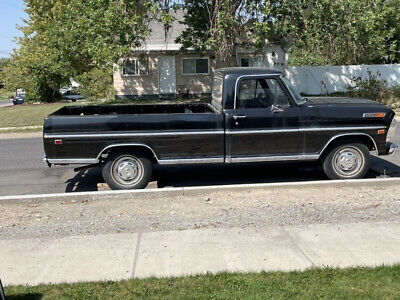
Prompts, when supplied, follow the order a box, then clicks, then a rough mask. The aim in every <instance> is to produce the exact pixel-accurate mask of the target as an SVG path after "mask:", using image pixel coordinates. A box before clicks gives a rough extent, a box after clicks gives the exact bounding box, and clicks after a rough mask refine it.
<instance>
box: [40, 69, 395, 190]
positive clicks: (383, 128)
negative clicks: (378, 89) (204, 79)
mask: <svg viewBox="0 0 400 300" xmlns="http://www.w3.org/2000/svg"><path fill="white" fill-rule="evenodd" d="M394 115H395V114H394V112H393V111H392V110H390V109H389V108H388V107H386V106H384V105H382V104H379V103H376V102H374V101H371V100H367V99H354V98H318V97H314V98H308V99H307V98H302V97H301V96H300V94H299V93H298V92H297V91H296V90H295V89H294V88H293V86H292V85H291V84H290V83H289V81H288V80H287V79H286V78H285V76H284V75H283V74H282V73H281V72H280V71H278V70H271V69H261V68H227V69H220V70H217V71H216V72H215V76H214V83H213V88H212V102H211V104H201V103H193V104H172V105H169V104H157V105H96V106H67V107H64V108H62V109H60V110H58V111H56V112H55V113H53V114H51V115H49V116H48V117H46V118H45V121H44V135H43V137H44V149H45V153H46V155H45V157H44V158H43V161H44V162H45V163H46V164H47V165H48V166H51V165H69V164H78V165H87V166H88V167H91V166H98V165H101V166H102V169H103V176H104V180H105V181H106V182H107V183H108V184H109V186H110V187H111V188H112V189H135V188H144V187H145V186H146V185H147V184H148V182H149V181H150V179H151V176H152V166H153V164H157V163H158V164H160V165H172V164H210V163H215V164H220V163H243V162H271V161H274V162H275V161H320V162H321V164H322V165H323V169H324V171H325V173H326V175H327V176H328V177H329V178H331V179H353V178H362V177H364V176H365V175H366V173H367V172H368V169H369V165H370V151H375V153H376V154H378V155H391V154H394V153H395V152H396V149H397V146H396V145H394V144H392V143H390V142H389V140H390V139H391V138H392V137H393V135H394V131H395V123H396V121H395V118H394Z"/></svg>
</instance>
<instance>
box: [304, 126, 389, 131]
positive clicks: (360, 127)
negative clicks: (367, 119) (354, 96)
mask: <svg viewBox="0 0 400 300" xmlns="http://www.w3.org/2000/svg"><path fill="white" fill-rule="evenodd" d="M385 128H386V127H385V126H359V127H351V126H349V127H310V128H300V129H299V130H300V132H313V131H338V130H374V129H385Z"/></svg>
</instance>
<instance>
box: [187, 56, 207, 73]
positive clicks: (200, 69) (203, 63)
mask: <svg viewBox="0 0 400 300" xmlns="http://www.w3.org/2000/svg"><path fill="white" fill-rule="evenodd" d="M182 65H183V66H182V74H183V75H194V74H209V73H210V72H209V70H210V66H209V60H208V58H185V59H183V60H182Z"/></svg>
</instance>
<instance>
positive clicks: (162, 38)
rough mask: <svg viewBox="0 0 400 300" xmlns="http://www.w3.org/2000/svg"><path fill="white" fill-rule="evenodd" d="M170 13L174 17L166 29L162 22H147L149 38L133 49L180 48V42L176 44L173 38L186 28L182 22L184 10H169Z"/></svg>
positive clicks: (173, 49)
mask: <svg viewBox="0 0 400 300" xmlns="http://www.w3.org/2000/svg"><path fill="white" fill-rule="evenodd" d="M170 14H171V15H172V17H173V18H174V21H173V22H172V23H171V24H170V25H171V26H170V28H169V29H168V30H167V31H166V30H165V27H164V24H163V23H162V22H156V21H151V22H150V24H149V29H150V36H149V38H148V39H147V40H146V41H145V42H144V43H143V45H142V46H141V47H140V48H137V49H135V50H139V51H140V50H141V51H177V50H180V49H181V47H182V44H177V43H176V42H175V40H176V39H177V38H178V37H179V36H180V35H181V34H182V32H183V31H184V30H185V29H186V25H184V24H182V22H183V21H184V18H185V11H184V10H182V9H180V10H176V11H171V12H170Z"/></svg>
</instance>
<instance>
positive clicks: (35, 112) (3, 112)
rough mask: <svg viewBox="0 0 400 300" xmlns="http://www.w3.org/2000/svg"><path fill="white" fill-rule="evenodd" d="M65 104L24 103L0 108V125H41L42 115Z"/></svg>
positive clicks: (44, 115)
mask: <svg viewBox="0 0 400 300" xmlns="http://www.w3.org/2000/svg"><path fill="white" fill-rule="evenodd" d="M65 105H66V104H65V103H52V104H39V105H33V104H24V105H17V106H10V107H3V108H0V127H3V128H4V127H23V126H37V125H40V126H41V125H43V119H44V117H46V116H47V115H49V114H51V113H53V112H54V111H56V110H58V109H60V108H61V107H63V106H65ZM39 130H40V129H39Z"/></svg>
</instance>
